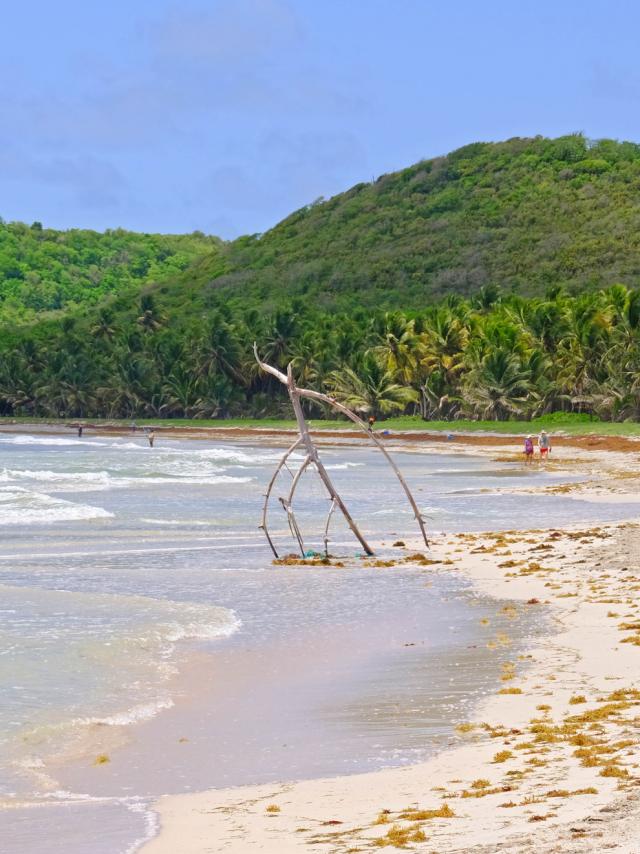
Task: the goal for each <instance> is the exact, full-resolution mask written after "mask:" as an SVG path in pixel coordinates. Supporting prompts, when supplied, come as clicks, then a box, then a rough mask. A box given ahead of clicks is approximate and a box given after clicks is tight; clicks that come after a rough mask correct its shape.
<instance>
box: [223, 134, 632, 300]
mask: <svg viewBox="0 0 640 854" xmlns="http://www.w3.org/2000/svg"><path fill="white" fill-rule="evenodd" d="M639 250H640V146H639V145H636V144H634V143H629V142H622V143H618V142H615V141H611V140H602V141H599V142H593V143H592V142H589V141H588V140H586V139H585V138H584V137H583V136H581V135H572V136H566V137H560V138H559V139H545V138H542V137H536V138H534V139H512V140H508V141H506V142H500V143H475V144H472V145H468V146H465V147H464V148H461V149H458V150H457V151H454V152H453V153H451V154H449V155H448V156H446V157H437V158H435V159H432V160H425V161H423V162H421V163H417V164H416V165H415V166H411V167H410V168H408V169H404V170H403V171H401V172H395V173H392V174H389V175H383V176H382V177H380V178H378V180H377V181H375V182H373V183H366V184H358V185H357V186H355V187H353V188H352V189H350V190H348V191H347V192H345V193H342V194H341V195H338V196H335V197H334V198H332V199H330V200H328V201H322V202H316V203H314V204H312V205H309V206H308V207H305V208H303V209H301V210H299V211H297V212H296V213H294V214H292V215H291V216H289V217H288V218H287V219H285V220H284V221H283V222H281V223H280V224H279V225H277V226H276V227H275V228H273V229H272V230H271V231H269V232H267V233H266V234H264V235H263V236H262V237H260V238H258V237H253V238H243V239H240V240H237V241H235V242H234V243H233V244H230V245H229V246H227V247H225V267H226V271H227V272H226V274H225V275H223V276H218V277H217V278H216V279H215V281H213V282H212V286H214V287H218V288H220V287H222V288H224V290H225V292H226V293H227V294H228V295H230V296H231V294H232V292H233V291H232V289H235V291H236V293H237V294H238V295H242V299H243V300H244V299H246V298H247V295H252V296H253V295H255V296H258V297H260V298H262V299H264V298H267V299H273V298H277V296H282V295H285V294H286V295H291V294H292V293H304V294H310V295H314V296H316V297H317V298H318V299H319V300H320V302H321V304H323V305H326V306H327V307H330V306H333V305H334V304H335V303H336V302H337V303H339V304H341V305H344V304H345V303H348V302H349V301H354V302H355V301H357V302H359V303H360V304H365V305H370V306H386V307H389V308H395V307H401V308H409V307H411V308H420V307H421V306H423V305H424V302H425V300H430V299H432V298H440V297H443V296H445V295H448V294H451V293H457V294H462V295H465V296H469V295H472V294H473V293H474V292H476V291H478V289H479V288H480V287H482V286H484V285H488V284H490V285H499V286H500V287H501V288H502V289H503V290H505V291H507V292H510V291H512V290H514V291H516V292H519V293H521V294H523V295H539V294H543V293H544V292H545V291H546V289H547V288H549V287H550V286H556V285H564V286H567V287H568V289H569V291H570V292H571V291H573V292H575V291H577V290H582V289H584V288H590V289H593V288H599V287H606V286H608V285H610V284H613V283H624V284H629V285H634V284H637V282H638V281H639V279H640V251H639ZM218 272H219V268H218V266H217V262H216V264H214V266H213V267H212V273H218ZM212 278H213V276H212Z"/></svg>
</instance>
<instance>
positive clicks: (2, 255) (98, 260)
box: [0, 219, 220, 322]
mask: <svg viewBox="0 0 640 854" xmlns="http://www.w3.org/2000/svg"><path fill="white" fill-rule="evenodd" d="M219 243H220V241H218V240H216V238H212V237H205V235H204V234H199V233H196V234H185V235H161V234H135V233H133V232H130V231H124V230H123V229H115V230H112V231H106V232H105V233H104V234H102V233H98V232H96V231H84V230H80V229H73V230H71V231H55V230H54V229H50V228H43V227H42V225H41V224H40V223H38V222H34V223H33V225H30V226H29V225H25V224H24V223H21V222H11V223H5V222H3V221H2V219H0V321H2V320H5V321H7V320H11V321H13V322H15V321H24V320H28V319H31V318H32V317H33V316H34V314H35V313H36V312H42V311H49V310H55V309H61V308H64V307H72V305H73V304H74V303H97V302H99V301H100V300H101V299H102V298H103V297H104V296H105V295H106V294H109V293H113V292H116V291H118V292H121V291H124V290H127V289H131V288H133V287H139V286H140V285H141V284H143V283H145V282H151V281H156V280H158V279H163V278H167V277H168V276H171V275H173V274H176V273H179V272H180V271H181V270H184V269H186V267H187V266H188V265H189V264H190V263H191V262H192V261H193V260H194V259H195V258H197V257H199V256H201V255H203V254H204V253H206V252H210V251H212V250H214V248H215V247H216V246H217V245H218V244H219Z"/></svg>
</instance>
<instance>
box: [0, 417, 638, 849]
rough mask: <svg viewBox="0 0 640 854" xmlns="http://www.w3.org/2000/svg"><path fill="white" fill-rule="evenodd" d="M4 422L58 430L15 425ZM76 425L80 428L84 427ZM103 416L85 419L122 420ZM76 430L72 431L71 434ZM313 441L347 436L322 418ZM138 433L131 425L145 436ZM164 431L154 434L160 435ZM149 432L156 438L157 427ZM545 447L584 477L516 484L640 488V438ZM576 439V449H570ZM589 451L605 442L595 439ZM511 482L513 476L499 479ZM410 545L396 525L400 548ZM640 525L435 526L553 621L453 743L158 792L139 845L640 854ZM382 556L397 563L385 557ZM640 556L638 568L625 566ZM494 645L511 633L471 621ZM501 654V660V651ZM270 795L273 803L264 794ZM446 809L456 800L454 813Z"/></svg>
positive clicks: (502, 588) (476, 450)
mask: <svg viewBox="0 0 640 854" xmlns="http://www.w3.org/2000/svg"><path fill="white" fill-rule="evenodd" d="M0 430H2V431H5V432H12V433H25V434H27V433H29V434H33V433H56V434H62V435H66V434H69V433H70V430H69V428H68V427H63V426H62V425H39V426H38V427H37V428H36V429H34V427H33V425H26V424H20V425H18V424H13V425H2V426H0ZM91 432H92V431H90V432H89V434H88V435H91ZM127 432H128V431H127V430H126V429H123V428H115V429H114V430H113V431H112V430H108V429H105V428H104V427H102V426H99V427H98V428H97V429H96V431H95V435H100V434H101V433H104V434H106V435H114V434H117V435H124V434H127ZM256 434H258V435H264V436H265V440H266V441H267V442H276V441H282V438H283V437H284V436H286V435H288V434H287V433H286V431H278V430H268V431H256V430H254V429H249V430H243V429H242V428H196V429H194V430H193V431H192V430H189V429H186V430H178V431H175V432H174V431H170V430H169V431H167V432H166V433H164V432H163V433H162V436H164V435H167V436H172V437H173V436H175V437H179V438H185V437H188V438H200V439H216V438H219V439H227V440H229V439H234V438H237V439H239V440H243V439H247V438H253V439H255V437H256ZM71 435H73V434H71ZM320 435H321V436H322V438H323V441H326V442H336V441H338V442H339V441H342V440H343V439H348V440H351V441H353V440H356V441H357V434H354V433H351V432H347V431H344V434H343V433H342V431H322V432H321V434H320ZM140 438H141V439H142V438H143V437H142V435H140ZM161 438H162V437H161ZM390 438H391V439H392V440H394V443H395V442H396V441H397V443H398V444H402V446H403V448H405V449H407V450H409V449H411V448H410V447H407V445H409V446H412V445H413V446H415V450H416V452H423V453H424V452H429V453H431V452H433V453H451V452H458V453H462V454H473V455H482V456H486V457H490V458H494V459H495V458H496V457H497V454H502V455H503V456H500V457H497V458H498V459H500V460H504V461H513V462H516V461H518V460H519V459H520V458H521V456H520V454H519V447H520V443H521V438H520V437H513V436H471V435H469V434H467V435H464V436H462V435H459V436H456V439H455V441H450V440H447V439H446V437H445V436H443V435H438V436H437V437H435V438H434V437H433V436H430V435H427V434H398V433H396V434H393V436H392V437H390ZM160 440H161V439H160ZM430 442H434V443H435V444H434V445H433V446H432V447H429V446H428V444H429V443H430ZM563 445H564V446H565V447H566V448H567V450H566V451H564V452H563V453H558V454H556V455H554V456H553V458H552V459H551V460H550V461H549V468H550V469H551V470H553V471H554V473H566V474H571V475H579V476H580V477H582V478H583V480H582V481H581V482H577V483H572V484H566V485H560V486H551V487H542V488H535V487H534V488H532V489H524V490H522V489H521V490H513V491H520V492H531V493H534V492H539V491H549V492H561V493H563V494H566V495H567V497H568V498H573V497H575V498H579V499H581V500H589V501H603V502H618V501H630V500H640V499H639V497H638V496H637V495H636V494H634V493H633V492H632V490H633V485H634V482H635V478H636V477H637V476H638V475H639V473H640V469H639V464H638V461H637V460H636V456H635V454H634V455H632V454H630V453H628V452H629V451H630V450H632V451H636V450H637V448H638V444H637V440H633V439H627V438H625V437H611V438H603V439H600V438H598V437H566V438H565V439H561V438H558V439H557V440H556V441H554V447H558V448H562V446H563ZM568 448H571V453H569V452H568ZM596 449H598V450H599V451H601V453H598V454H594V453H593V450H596ZM499 491H500V492H502V493H508V492H509V491H510V490H509V488H504V489H500V490H499ZM421 545H422V548H424V547H423V544H421V543H420V542H419V541H417V540H415V541H410V540H406V549H405V550H404V552H402V551H401V550H398V555H399V557H400V556H403V555H404V556H407V555H409V554H411V553H412V552H415V551H419V550H420V548H421ZM639 555H640V525H636V524H631V523H619V524H604V525H601V526H599V527H597V528H594V527H589V526H584V527H583V529H582V530H578V529H570V528H567V529H558V530H557V531H518V532H515V531H513V532H507V533H503V534H461V535H454V534H451V535H442V536H440V537H438V538H437V539H436V540H435V541H434V542H433V543H432V548H431V552H430V554H429V558H430V559H431V560H433V561H435V562H436V563H434V565H433V566H432V567H429V571H435V572H443V573H450V572H455V573H463V574H464V575H465V577H467V578H469V579H471V580H472V582H473V583H474V585H475V588H476V590H477V591H478V593H480V594H483V595H488V596H491V597H492V598H494V599H498V600H500V599H503V600H505V601H508V603H511V602H513V601H516V602H517V603H518V604H517V606H516V607H515V608H512V606H511V605H510V604H507V605H505V609H507V608H508V609H510V618H511V619H513V620H514V621H517V620H518V619H520V618H521V616H522V615H523V614H524V613H525V612H526V611H527V610H530V609H535V608H536V607H539V606H541V605H545V606H547V607H548V608H549V609H550V612H551V615H552V617H553V620H554V625H555V631H554V632H553V633H551V634H549V635H546V636H544V637H542V638H540V639H536V640H535V641H534V642H533V643H532V646H531V649H530V650H529V652H528V653H527V655H526V656H520V657H518V656H516V655H515V654H514V657H513V660H512V661H511V664H512V666H511V667H507V668H506V669H505V670H504V673H503V678H504V689H503V693H500V694H498V695H495V696H493V697H492V698H490V699H489V700H488V701H486V702H484V703H483V704H482V705H481V707H480V708H478V709H477V711H476V713H475V715H474V717H473V719H472V720H470V721H469V722H468V726H465V727H464V728H463V729H464V732H459V744H458V745H457V746H454V747H452V748H451V749H448V750H446V751H444V752H442V753H440V754H439V755H437V756H436V757H434V758H433V759H430V760H429V761H427V762H424V763H422V764H417V765H413V766H409V767H403V768H398V769H386V770H382V771H377V772H373V773H367V774H358V775H354V776H345V777H336V778H330V779H316V780H306V781H302V782H297V783H296V782H294V783H282V784H266V785H261V786H246V787H239V788H229V789H216V790H209V791H204V792H200V793H195V794H186V795H174V796H166V797H163V798H161V799H160V800H159V801H158V802H157V803H156V806H155V809H156V810H157V813H158V816H159V821H160V827H161V829H160V833H159V835H158V836H157V837H156V838H154V839H153V840H151V841H150V842H148V843H147V844H145V845H144V846H143V848H142V850H143V851H144V852H145V854H147V852H148V854H169V852H171V854H175V852H180V854H204V852H229V854H240V852H247V851H253V850H255V851H265V852H273V854H279V852H288V851H292V852H293V851H301V850H304V849H308V848H309V847H312V849H313V850H316V851H320V852H327V854H329V852H336V853H337V852H345V854H346V852H355V851H364V850H371V849H373V850H377V849H380V850H384V849H385V848H386V850H395V849H396V848H397V847H399V846H403V847H406V848H408V849H413V850H418V851H423V852H440V854H443V852H467V851H474V852H478V854H484V853H485V852H486V854H488V852H493V851H500V850H503V851H522V852H533V851H534V850H535V851H536V854H538V852H549V854H551V852H556V851H557V852H565V851H566V852H574V851H575V852H578V851H600V850H604V849H611V850H616V851H620V852H629V854H631V852H635V853H636V854H637V852H640V843H638V842H637V841H636V839H637V838H638V837H640V788H638V787H640V745H639V738H640V733H639V729H640V614H639V613H638V605H637V604H636V600H637V599H638V591H640V561H639V560H638V556H639ZM389 571H391V572H392V571H393V570H392V569H390V570H389ZM636 572H637V576H636ZM484 630H485V631H486V637H487V641H486V642H487V646H488V648H489V650H493V649H495V650H500V651H504V650H505V648H508V647H509V645H510V639H509V638H508V636H507V635H506V634H505V633H504V632H503V633H499V632H497V631H496V629H495V628H493V629H492V627H491V625H490V624H489V625H486V626H485V627H484ZM496 666H498V665H496ZM269 808H270V809H269ZM450 813H452V815H450Z"/></svg>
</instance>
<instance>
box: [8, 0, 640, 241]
mask: <svg viewBox="0 0 640 854" xmlns="http://www.w3.org/2000/svg"><path fill="white" fill-rule="evenodd" d="M639 27H640V7H639V6H638V5H637V4H635V3H633V2H626V0H612V2H611V3H609V4H604V5H603V4H602V3H601V2H597V3H596V2H592V0H583V2H573V0H564V1H563V2H557V0H556V2H547V0H538V2H536V3H526V4H525V3H515V2H513V0H485V2H484V3H480V2H474V0H446V2H432V0H385V2H382V0H182V2H180V3H177V2H170V0H128V2H125V0H109V2H108V3H97V2H96V3H93V2H87V0H83V2H80V0H74V2H70V0H58V2H56V3H51V2H49V0H47V2H46V3H45V2H43V0H32V2H30V3H28V4H18V3H12V4H3V11H2V26H1V28H0V117H1V121H0V215H1V216H2V217H3V218H4V219H5V220H13V219H19V220H23V221H26V222H32V221H33V220H40V221H42V222H43V223H44V224H45V225H47V226H51V227H58V228H70V227H86V228H96V229H104V228H110V227H117V226H122V227H125V228H130V229H134V230H140V231H170V232H185V231H193V230H195V229H199V230H202V231H205V232H208V233H214V234H219V235H221V236H223V237H227V238H229V237H235V236H237V235H238V234H243V233H254V232H261V231H264V230H266V229H268V228H269V227H270V226H272V225H274V224H275V223H276V222H277V221H278V220H280V219H281V218H282V217H284V216H286V215H287V214H288V213H290V212H291V211H293V210H295V209H297V208H299V207H301V206H302V205H304V204H307V203H309V202H311V201H313V200H314V199H316V198H317V197H318V196H325V197H328V196H331V195H333V194H334V193H337V192H340V191H341V190H343V189H346V188H348V187H349V186H351V185H352V184H354V183H356V182H358V181H363V180H364V181H366V180H370V179H371V178H372V177H377V176H378V175H380V174H382V173H384V172H389V171H392V170H394V169H398V168H402V167H403V166H407V165H409V164H410V163H414V162H416V161H417V160H420V159H421V158H424V157H430V156H435V155H438V154H443V153H446V152H447V151H450V150H452V149H454V148H456V147H459V146H461V145H464V144H466V143H468V142H473V141H476V140H498V139H505V138H508V137H511V136H530V135H535V134H544V135H547V136H557V135H559V134H563V133H570V132H573V131H584V132H585V133H586V134H587V135H588V136H590V137H602V136H608V137H614V138H621V139H631V140H634V141H640V109H638V108H639V106H640V61H639V60H638V50H637V33H638V31H639Z"/></svg>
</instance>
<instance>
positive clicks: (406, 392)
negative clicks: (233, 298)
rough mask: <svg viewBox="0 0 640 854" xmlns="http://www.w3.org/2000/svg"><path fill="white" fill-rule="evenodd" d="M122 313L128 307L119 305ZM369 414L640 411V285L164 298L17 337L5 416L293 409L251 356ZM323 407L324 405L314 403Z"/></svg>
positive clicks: (8, 362) (2, 383) (612, 414)
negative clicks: (245, 299) (252, 301)
mask: <svg viewBox="0 0 640 854" xmlns="http://www.w3.org/2000/svg"><path fill="white" fill-rule="evenodd" d="M116 309H118V310H116ZM253 340H257V341H259V342H260V345H261V351H262V354H263V355H264V356H265V358H266V359H267V360H269V361H271V362H272V363H273V364H276V365H279V366H280V367H284V366H285V365H286V364H287V363H288V362H289V361H292V362H293V366H294V371H295V374H296V376H297V379H298V381H299V382H300V383H301V384H308V385H311V386H315V387H316V388H321V387H324V388H326V389H328V390H329V391H331V392H333V393H334V394H335V395H336V396H337V397H338V398H340V399H341V400H343V401H345V402H346V403H347V404H349V405H350V406H352V407H354V408H355V409H357V410H358V411H360V412H363V413H369V412H372V413H374V414H375V415H376V416H378V417H381V416H385V415H390V414H394V413H395V414H398V413H402V412H408V413H419V414H421V415H422V416H423V417H425V418H446V419H452V418H459V417H471V418H493V419H498V420H504V419H508V418H511V417H519V418H530V417H533V416H536V415H541V414H543V413H548V412H553V411H569V412H587V413H590V412H593V413H596V414H597V415H599V416H600V417H603V418H605V419H626V418H634V419H635V418H638V417H640V380H639V377H640V291H637V290H629V289H627V288H626V287H624V286H623V285H616V286H613V287H612V288H609V289H607V290H605V291H599V292H595V293H589V294H584V295H582V296H578V297H571V296H569V295H567V294H565V293H564V292H563V291H561V290H558V291H556V292H554V293H552V294H549V295H548V296H547V297H545V298H532V299H527V298H524V297H520V296H516V295H508V296H505V297H502V298H501V297H500V296H499V294H498V293H497V292H491V291H490V290H488V289H485V290H484V291H482V292H481V293H480V294H479V295H478V297H477V298H475V299H473V300H471V301H468V300H464V299H462V298H461V297H450V298H449V299H448V300H446V301H445V302H443V303H441V304H439V305H434V306H431V307H429V308H426V309H425V310H424V311H422V312H417V313H414V314H412V315H411V316H410V315H408V314H407V313H403V312H391V313H381V314H374V315H371V314H370V313H366V314H365V313H364V312H362V311H360V312H355V313H351V314H338V313H333V314H328V313H326V312H322V311H319V310H318V309H316V308H315V307H313V306H312V305H311V304H309V303H304V302H302V301H301V300H294V301H293V303H292V306H291V309H290V310H289V311H279V312H276V313H275V314H272V315H269V314H265V313H260V312H258V311H257V310H255V309H253V308H250V307H249V308H247V309H245V310H239V311H237V312H235V313H234V312H231V311H230V310H229V308H228V307H227V306H225V305H224V304H221V305H220V306H218V307H217V308H216V309H212V310H210V311H208V312H200V311H198V312H192V313H187V312H182V313H181V314H180V315H177V314H175V313H174V314H173V315H172V314H171V313H169V312H167V311H165V309H164V308H163V304H162V302H161V301H160V300H156V298H155V297H154V296H153V295H152V294H149V293H148V294H144V295H143V296H142V297H141V299H140V301H139V303H138V304H136V305H135V307H133V308H131V307H127V308H126V309H122V307H121V306H117V305H115V306H114V307H103V308H101V309H100V311H99V312H98V313H96V314H94V313H87V314H86V315H84V316H78V317H73V316H69V317H64V318H63V319H62V320H61V321H50V322H49V323H48V324H46V325H44V324H43V325H39V326H38V327H36V328H34V329H33V330H32V332H31V334H30V335H25V334H24V333H21V332H20V331H18V332H14V334H13V336H12V339H11V340H9V338H8V337H7V338H6V339H5V342H4V346H3V352H2V355H1V357H0V414H5V415H10V414H16V415H45V416H46V415H50V416H51V415H53V416H58V415H67V416H80V417H85V416H91V415H95V416H99V415H101V416H110V417H129V416H134V415H137V416H145V415H146V416H164V417H171V416H173V417H185V416H186V417H193V418H198V417H202V418H209V417H225V416H230V415H249V416H254V417H255V416H264V415H281V414H285V413H287V412H288V405H287V402H286V401H285V400H284V399H283V396H282V393H281V390H280V388H279V387H276V385H275V384H274V381H272V380H271V379H270V378H269V377H265V376H261V375H260V374H259V372H258V370H257V367H256V364H255V361H254V359H253V356H252V353H251V343H252V342H253ZM309 412H310V414H315V415H316V416H317V415H321V414H322V413H321V411H319V410H318V409H314V408H313V407H310V409H309Z"/></svg>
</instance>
